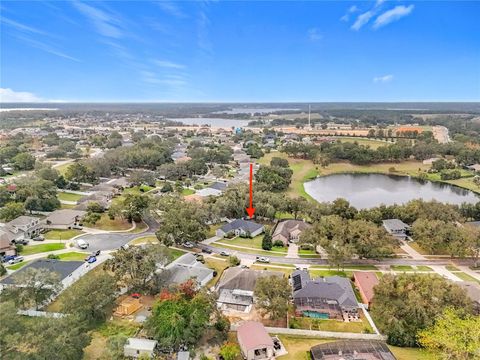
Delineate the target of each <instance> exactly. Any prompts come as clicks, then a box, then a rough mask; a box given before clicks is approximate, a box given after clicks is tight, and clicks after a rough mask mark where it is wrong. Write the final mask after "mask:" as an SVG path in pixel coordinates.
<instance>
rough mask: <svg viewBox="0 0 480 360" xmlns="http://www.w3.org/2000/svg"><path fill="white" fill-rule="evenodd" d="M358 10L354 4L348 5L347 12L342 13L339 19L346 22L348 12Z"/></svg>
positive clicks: (348, 15) (348, 17)
mask: <svg viewBox="0 0 480 360" xmlns="http://www.w3.org/2000/svg"><path fill="white" fill-rule="evenodd" d="M358 10H359V9H358V7H357V6H356V5H352V6H350V7H349V8H348V10H347V13H346V14H345V15H343V16H342V17H341V18H340V20H342V21H345V22H347V21H348V20H350V14H353V13H355V12H357V11H358Z"/></svg>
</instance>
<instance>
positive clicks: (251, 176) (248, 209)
mask: <svg viewBox="0 0 480 360" xmlns="http://www.w3.org/2000/svg"><path fill="white" fill-rule="evenodd" d="M252 178H253V164H250V207H248V208H246V209H245V210H247V214H248V216H249V217H250V219H251V218H252V217H253V214H255V208H254V207H253V184H252V181H253V179H252Z"/></svg>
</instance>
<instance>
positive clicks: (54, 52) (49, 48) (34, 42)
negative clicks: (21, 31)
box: [17, 36, 81, 62]
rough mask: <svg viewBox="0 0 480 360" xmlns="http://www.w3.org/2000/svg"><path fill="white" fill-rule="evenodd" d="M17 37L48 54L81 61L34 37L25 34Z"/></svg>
mask: <svg viewBox="0 0 480 360" xmlns="http://www.w3.org/2000/svg"><path fill="white" fill-rule="evenodd" d="M17 38H18V39H20V40H23V41H24V42H26V43H28V44H29V45H30V46H32V47H34V48H37V49H39V50H42V51H45V52H46V53H49V54H52V55H55V56H58V57H61V58H64V59H68V60H72V61H76V62H81V60H79V59H77V58H76V57H73V56H70V55H68V54H65V53H64V52H63V51H61V50H58V49H56V48H54V47H53V46H51V45H49V44H46V43H43V42H41V41H37V40H34V39H30V38H28V37H25V36H17Z"/></svg>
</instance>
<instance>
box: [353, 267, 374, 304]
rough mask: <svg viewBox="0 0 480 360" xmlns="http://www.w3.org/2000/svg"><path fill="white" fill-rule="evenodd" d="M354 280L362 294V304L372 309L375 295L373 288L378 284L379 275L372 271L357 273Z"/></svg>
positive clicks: (354, 274)
mask: <svg viewBox="0 0 480 360" xmlns="http://www.w3.org/2000/svg"><path fill="white" fill-rule="evenodd" d="M353 278H354V280H355V285H356V286H357V288H358V291H359V292H360V297H361V298H362V302H363V303H364V304H365V305H367V306H368V307H370V305H371V303H372V300H373V295H374V291H373V288H374V287H375V285H377V284H378V278H377V274H375V273H374V272H372V271H355V272H354V273H353Z"/></svg>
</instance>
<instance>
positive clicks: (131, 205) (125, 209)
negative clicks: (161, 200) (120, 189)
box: [122, 194, 149, 222]
mask: <svg viewBox="0 0 480 360" xmlns="http://www.w3.org/2000/svg"><path fill="white" fill-rule="evenodd" d="M148 202H149V199H148V196H147V195H143V194H127V195H126V196H125V200H123V203H122V213H123V214H124V216H125V217H126V218H127V220H128V221H129V222H132V221H135V222H139V221H141V220H142V217H143V215H144V212H145V210H146V209H147V208H148Z"/></svg>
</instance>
